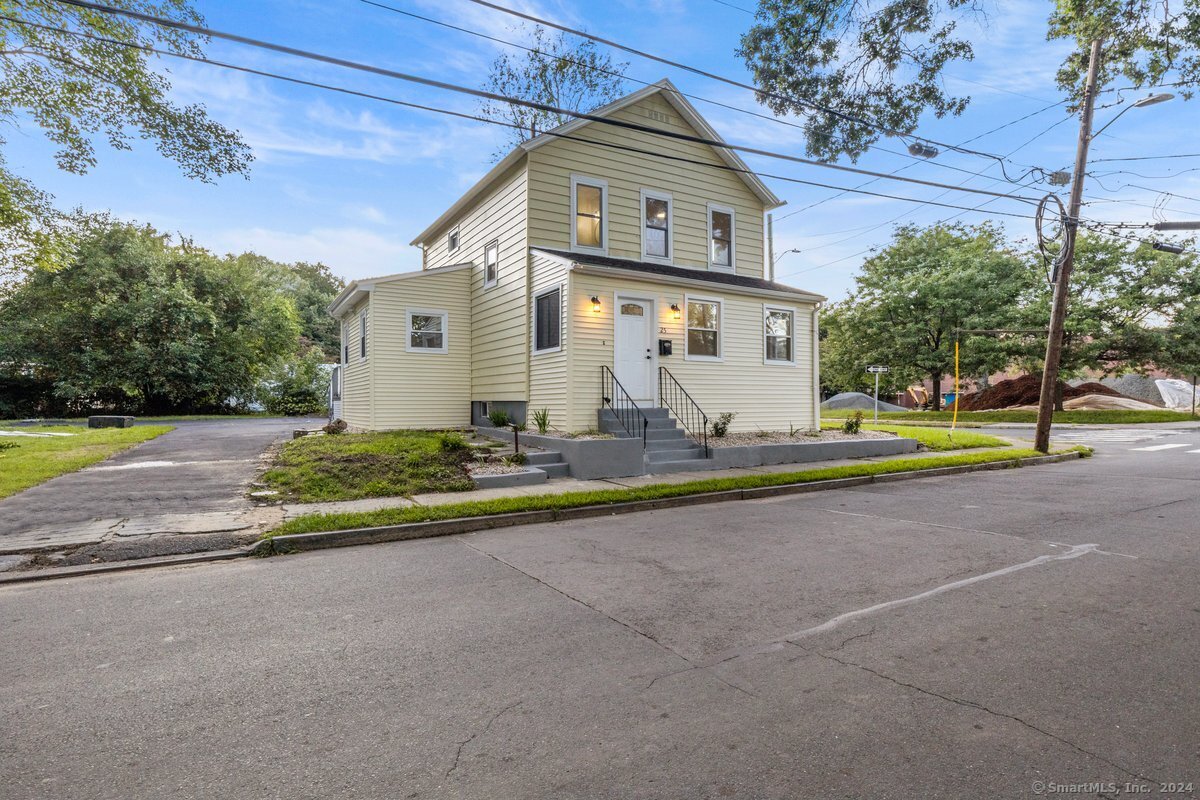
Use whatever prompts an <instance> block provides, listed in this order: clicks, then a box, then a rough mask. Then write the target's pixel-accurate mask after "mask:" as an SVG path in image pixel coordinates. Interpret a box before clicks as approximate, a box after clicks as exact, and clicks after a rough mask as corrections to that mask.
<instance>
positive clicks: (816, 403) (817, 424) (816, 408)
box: [812, 303, 821, 431]
mask: <svg viewBox="0 0 1200 800" xmlns="http://www.w3.org/2000/svg"><path fill="white" fill-rule="evenodd" d="M820 308H821V304H820V303H816V304H815V305H813V310H812V365H813V366H812V376H813V388H812V400H813V427H814V428H816V429H817V430H818V431H819V430H821V339H820V334H821V326H820V323H819V322H818V321H817V317H818V315H819V312H820Z"/></svg>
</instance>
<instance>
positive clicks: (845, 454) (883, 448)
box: [709, 437, 918, 469]
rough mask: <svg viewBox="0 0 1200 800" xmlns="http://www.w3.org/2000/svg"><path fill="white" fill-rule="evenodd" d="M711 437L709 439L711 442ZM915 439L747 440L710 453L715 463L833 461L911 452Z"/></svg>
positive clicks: (723, 465) (757, 464)
mask: <svg viewBox="0 0 1200 800" xmlns="http://www.w3.org/2000/svg"><path fill="white" fill-rule="evenodd" d="M711 442H712V440H711V439H710V440H709V443H710V444H711ZM917 447H918V442H917V440H916V439H903V438H900V437H896V438H894V439H845V440H840V441H833V442H796V443H795V444H751V445H745V446H740V447H714V448H712V457H713V461H715V462H716V463H717V464H718V465H719V466H718V467H717V469H727V468H730V467H760V466H763V465H765V464H803V463H805V462H809V461H833V460H835V459H839V458H871V457H873V456H892V455H898V454H900V453H915V452H916V451H917Z"/></svg>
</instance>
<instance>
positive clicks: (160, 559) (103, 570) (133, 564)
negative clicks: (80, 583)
mask: <svg viewBox="0 0 1200 800" xmlns="http://www.w3.org/2000/svg"><path fill="white" fill-rule="evenodd" d="M271 553H272V551H271V547H270V543H269V542H267V541H265V540H263V541H258V542H255V543H254V544H251V545H247V546H245V547H236V548H233V549H231V550H210V551H208V552H204V553H182V554H179V555H174V556H155V557H153V558H138V559H133V560H130V561H109V562H101V563H98V564H80V565H78V566H74V567H51V568H50V569H35V570H28V571H25V572H12V573H0V587H2V586H8V585H11V584H17V583H35V582H38V581H50V580H56V579H59V578H77V577H85V576H89V575H105V574H108V573H110V572H128V571H130V570H135V569H151V568H153V567H179V566H185V565H187V564H203V563H206V562H209V561H229V560H231V559H235V558H245V557H246V556H253V555H263V556H266V555H271Z"/></svg>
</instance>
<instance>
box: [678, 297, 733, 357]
mask: <svg viewBox="0 0 1200 800" xmlns="http://www.w3.org/2000/svg"><path fill="white" fill-rule="evenodd" d="M693 301H694V302H697V303H716V304H717V355H716V356H697V355H692V354H691V353H690V352H688V331H689V328H688V304H689V303H692V302H693ZM697 330H700V329H699V328H697ZM683 360H684V361H711V362H718V363H719V362H722V361H724V360H725V300H724V298H721V297H713V296H711V295H698V294H685V295H684V296H683Z"/></svg>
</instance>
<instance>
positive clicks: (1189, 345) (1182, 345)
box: [1155, 299, 1200, 412]
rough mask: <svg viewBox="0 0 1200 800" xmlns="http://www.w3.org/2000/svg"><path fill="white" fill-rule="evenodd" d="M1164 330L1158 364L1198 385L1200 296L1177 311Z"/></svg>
mask: <svg viewBox="0 0 1200 800" xmlns="http://www.w3.org/2000/svg"><path fill="white" fill-rule="evenodd" d="M1162 333H1163V342H1162V349H1161V351H1160V352H1159V354H1158V357H1157V358H1156V359H1155V362H1156V364H1157V366H1158V367H1159V368H1160V369H1162V370H1164V371H1166V372H1169V373H1171V374H1172V375H1177V376H1179V377H1181V378H1185V379H1186V380H1188V381H1191V383H1192V384H1193V385H1195V384H1196V382H1197V381H1198V380H1200V299H1198V300H1197V301H1196V302H1192V303H1188V304H1187V305H1185V306H1183V307H1182V308H1179V309H1178V310H1176V312H1175V314H1174V315H1173V316H1172V318H1171V322H1170V324H1169V325H1167V327H1166V329H1165V330H1163V332H1162ZM1193 397H1194V393H1193ZM1192 410H1193V412H1194V411H1195V408H1193V409H1192Z"/></svg>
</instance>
